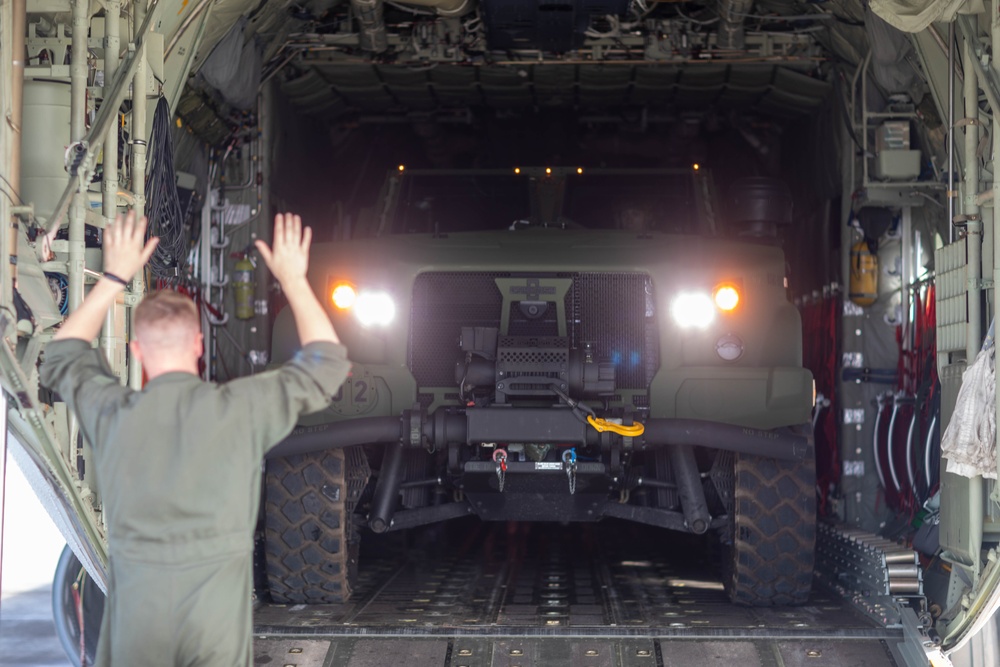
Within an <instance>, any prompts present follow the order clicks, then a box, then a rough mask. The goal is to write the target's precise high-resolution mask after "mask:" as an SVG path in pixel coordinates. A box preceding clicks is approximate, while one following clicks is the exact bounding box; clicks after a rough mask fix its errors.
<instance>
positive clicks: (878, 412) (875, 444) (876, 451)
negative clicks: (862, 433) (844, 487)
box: [872, 394, 887, 489]
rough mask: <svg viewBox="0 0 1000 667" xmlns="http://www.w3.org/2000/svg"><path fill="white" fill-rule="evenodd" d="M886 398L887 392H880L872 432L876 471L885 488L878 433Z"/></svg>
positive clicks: (879, 481)
mask: <svg viewBox="0 0 1000 667" xmlns="http://www.w3.org/2000/svg"><path fill="white" fill-rule="evenodd" d="M885 398H886V396H885V394H879V396H878V410H876V412H875V430H874V431H873V432H872V454H873V455H874V458H875V472H876V473H877V474H878V483H879V484H881V485H882V488H883V489H885V488H887V487H886V485H885V473H884V472H883V470H882V462H881V461H879V447H878V434H879V429H880V427H881V425H882V408H884V407H885Z"/></svg>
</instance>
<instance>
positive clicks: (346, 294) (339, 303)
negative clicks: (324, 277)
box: [330, 283, 358, 310]
mask: <svg viewBox="0 0 1000 667" xmlns="http://www.w3.org/2000/svg"><path fill="white" fill-rule="evenodd" d="M330 300H331V301H333V305H334V306H336V307H337V309H338V310H347V309H349V308H351V307H352V306H353V305H354V303H355V302H356V301H357V300H358V293H357V291H356V290H355V289H354V285H351V284H350V283H337V285H335V286H334V288H333V291H331V292H330Z"/></svg>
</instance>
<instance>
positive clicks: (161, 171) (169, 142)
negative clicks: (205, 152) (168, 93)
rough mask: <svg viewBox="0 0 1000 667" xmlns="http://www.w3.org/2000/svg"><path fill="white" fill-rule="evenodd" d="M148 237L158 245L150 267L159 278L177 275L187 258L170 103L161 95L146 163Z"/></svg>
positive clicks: (154, 116)
mask: <svg viewBox="0 0 1000 667" xmlns="http://www.w3.org/2000/svg"><path fill="white" fill-rule="evenodd" d="M146 217H147V218H148V219H149V225H148V227H147V228H146V236H147V238H148V237H150V236H158V237H159V238H160V243H159V245H157V246H156V250H155V252H154V253H153V256H152V258H150V260H149V268H150V270H151V271H152V272H153V275H155V276H157V277H159V278H172V277H174V276H176V275H178V272H179V268H178V267H179V265H180V264H181V263H182V262H183V261H184V258H185V257H187V254H188V247H187V241H186V238H185V235H184V214H183V213H182V211H181V203H180V197H179V195H178V193H177V177H176V175H175V174H174V144H173V139H172V138H171V136H170V106H169V105H168V104H167V100H166V98H164V97H161V98H160V99H159V101H158V102H157V103H156V112H155V114H154V115H153V130H152V133H151V135H150V153H149V162H148V164H147V168H146Z"/></svg>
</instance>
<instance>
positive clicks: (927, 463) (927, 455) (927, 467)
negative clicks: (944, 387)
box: [924, 413, 938, 493]
mask: <svg viewBox="0 0 1000 667" xmlns="http://www.w3.org/2000/svg"><path fill="white" fill-rule="evenodd" d="M937 419H938V416H937V413H934V416H933V417H932V418H931V423H930V426H928V427H927V441H926V442H925V443H924V479H926V480H927V492H928V493H930V490H931V489H932V488H934V487H933V485H932V484H931V481H932V480H933V477H932V476H931V467H932V466H931V445H933V444H934V429H935V428H937Z"/></svg>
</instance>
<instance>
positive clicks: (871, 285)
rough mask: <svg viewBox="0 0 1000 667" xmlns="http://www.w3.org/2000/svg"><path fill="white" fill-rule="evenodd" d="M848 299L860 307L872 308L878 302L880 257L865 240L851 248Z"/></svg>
mask: <svg viewBox="0 0 1000 667" xmlns="http://www.w3.org/2000/svg"><path fill="white" fill-rule="evenodd" d="M848 298H850V300H851V301H853V302H854V303H856V304H858V305H859V306H870V305H872V304H873V303H875V301H876V300H878V256H877V255H874V254H873V253H872V251H871V248H869V247H868V241H866V240H864V239H862V240H860V241H858V242H857V243H855V244H854V245H853V246H851V277H850V285H849V289H848Z"/></svg>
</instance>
